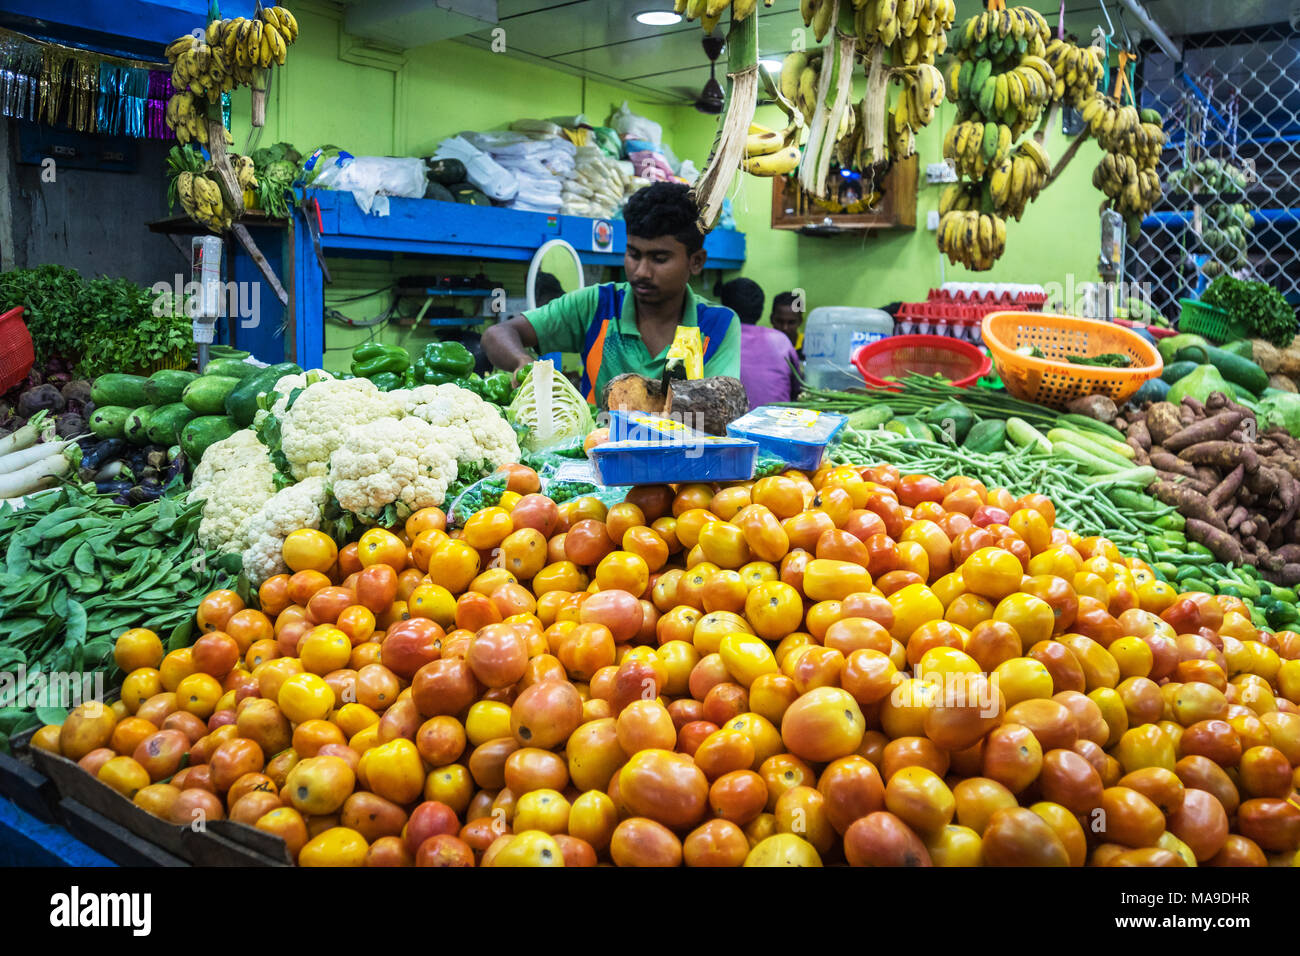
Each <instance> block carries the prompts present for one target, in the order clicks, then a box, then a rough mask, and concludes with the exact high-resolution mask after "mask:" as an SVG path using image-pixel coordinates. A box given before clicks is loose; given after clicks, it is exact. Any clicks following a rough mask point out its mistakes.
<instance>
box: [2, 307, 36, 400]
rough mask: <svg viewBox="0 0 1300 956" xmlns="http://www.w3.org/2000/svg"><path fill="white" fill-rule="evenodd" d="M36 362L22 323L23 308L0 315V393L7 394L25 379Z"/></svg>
mask: <svg viewBox="0 0 1300 956" xmlns="http://www.w3.org/2000/svg"><path fill="white" fill-rule="evenodd" d="M35 362H36V352H35V350H33V348H32V335H31V333H30V332H28V331H27V325H26V324H25V323H24V322H23V307H22V306H21V305H20V306H18V308H16V309H10V310H9V311H8V312H6V313H4V314H3V315H0V392H7V391H9V389H11V388H13V387H14V386H15V385H17V384H18V383H19V382H21V381H22V380H23V379H25V378H26V377H27V373H28V372H30V371H31V370H32V365H33V364H34V363H35Z"/></svg>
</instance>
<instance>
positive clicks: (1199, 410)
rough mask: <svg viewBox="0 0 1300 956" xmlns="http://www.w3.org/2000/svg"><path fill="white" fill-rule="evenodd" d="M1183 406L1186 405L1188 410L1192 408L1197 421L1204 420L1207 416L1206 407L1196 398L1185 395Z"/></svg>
mask: <svg viewBox="0 0 1300 956" xmlns="http://www.w3.org/2000/svg"><path fill="white" fill-rule="evenodd" d="M1183 405H1185V406H1186V407H1187V408H1190V409H1191V410H1192V414H1193V415H1195V416H1196V417H1197V419H1201V418H1204V417H1205V415H1206V412H1205V405H1203V404H1202V403H1201V400H1200V399H1199V398H1195V397H1193V396H1191V395H1184V396H1183Z"/></svg>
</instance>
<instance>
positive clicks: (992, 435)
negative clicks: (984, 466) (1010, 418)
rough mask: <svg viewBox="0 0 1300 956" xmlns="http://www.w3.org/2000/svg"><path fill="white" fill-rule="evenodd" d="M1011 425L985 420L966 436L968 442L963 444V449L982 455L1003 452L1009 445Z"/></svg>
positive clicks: (991, 419)
mask: <svg viewBox="0 0 1300 956" xmlns="http://www.w3.org/2000/svg"><path fill="white" fill-rule="evenodd" d="M1009 424H1010V423H1009V422H1000V421H998V420H997V419H993V418H990V419H985V420H984V421H982V422H979V423H978V424H976V425H975V426H974V427H973V428H971V430H970V432H969V433H967V435H966V440H965V441H964V442H962V447H963V448H965V449H967V450H968V451H973V452H975V453H976V454H980V455H988V454H992V453H993V452H998V451H1002V449H1003V446H1004V445H1006V443H1007V432H1008V430H1009V429H1008V425H1009Z"/></svg>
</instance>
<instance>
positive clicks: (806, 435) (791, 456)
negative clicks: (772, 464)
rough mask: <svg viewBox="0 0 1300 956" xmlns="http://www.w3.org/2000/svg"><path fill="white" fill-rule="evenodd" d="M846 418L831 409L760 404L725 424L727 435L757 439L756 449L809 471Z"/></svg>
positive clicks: (842, 425)
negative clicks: (828, 410) (822, 410)
mask: <svg viewBox="0 0 1300 956" xmlns="http://www.w3.org/2000/svg"><path fill="white" fill-rule="evenodd" d="M847 421H848V419H847V418H846V417H845V416H843V415H837V414H835V413H834V412H819V411H816V410H815V409H811V408H780V407H778V406H776V405H760V406H759V407H758V408H756V409H754V410H753V411H751V412H749V413H748V414H746V415H742V416H741V417H740V418H737V419H736V420H735V421H734V422H732V423H731V424H730V425H728V426H727V434H728V435H731V436H733V437H736V438H748V439H749V440H750V441H753V442H757V443H758V447H759V449H760V450H762V451H764V452H766V453H767V454H769V455H773V456H775V457H777V458H780V459H781V460H782V461H785V462H789V464H790V465H791V467H793V468H799V469H803V470H813V469H815V468H817V466H818V465H820V464H821V462H822V457H823V455H825V453H826V446H827V445H828V444H830V442H831V441H832V440H833V439H834V438H835V436H836V435H838V434H839V432H840V429H842V428H843V427H844V425H845V423H846V422H847Z"/></svg>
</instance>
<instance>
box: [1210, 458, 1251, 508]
mask: <svg viewBox="0 0 1300 956" xmlns="http://www.w3.org/2000/svg"><path fill="white" fill-rule="evenodd" d="M1245 477H1246V466H1245V465H1238V466H1237V467H1236V468H1234V469H1232V471H1230V472H1229V473H1228V477H1226V478H1224V479H1223V481H1221V482H1219V484H1218V485H1217V486H1216V487H1215V489H1214V490H1213V491H1211V492H1210V494H1209V499H1210V507H1211V508H1214V509H1215V510H1216V511H1217V510H1218V509H1219V508H1222V507H1223V506H1224V504H1226V503H1227V502H1228V501H1230V500H1231V499H1232V498H1233V496H1234V495H1236V494H1237V490H1238V489H1239V488H1241V483H1242V481H1243V480H1244V479H1245Z"/></svg>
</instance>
